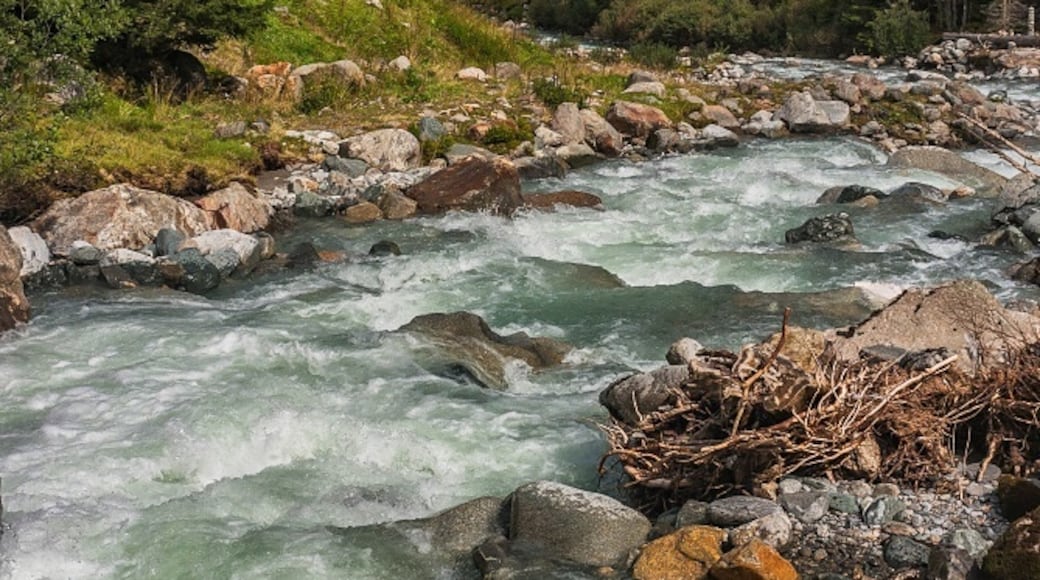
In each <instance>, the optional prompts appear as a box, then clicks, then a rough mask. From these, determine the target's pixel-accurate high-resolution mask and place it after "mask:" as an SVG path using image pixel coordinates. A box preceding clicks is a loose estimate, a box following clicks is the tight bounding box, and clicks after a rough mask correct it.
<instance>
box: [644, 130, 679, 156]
mask: <svg viewBox="0 0 1040 580" xmlns="http://www.w3.org/2000/svg"><path fill="white" fill-rule="evenodd" d="M680 141H681V138H680V136H679V133H678V132H677V131H675V130H674V129H671V128H664V129H658V130H656V131H654V132H653V133H651V134H650V137H648V138H647V140H646V146H647V147H648V148H649V149H652V150H654V151H656V152H658V153H665V152H667V151H674V150H675V149H677V148H678V145H679V142H680Z"/></svg>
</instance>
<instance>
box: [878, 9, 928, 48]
mask: <svg viewBox="0 0 1040 580" xmlns="http://www.w3.org/2000/svg"><path fill="white" fill-rule="evenodd" d="M930 35H931V31H930V30H929V27H928V13H926V12H923V11H920V10H914V9H913V7H911V6H910V1H909V0H892V1H891V2H890V3H889V5H888V7H887V8H885V9H884V10H879V11H878V12H877V14H876V15H875V16H874V19H873V20H871V21H870V22H869V23H868V24H867V32H866V36H865V37H864V41H865V42H866V44H867V45H868V46H869V47H870V49H871V50H873V51H874V52H875V53H877V54H882V55H885V56H894V55H903V54H916V53H917V51H919V50H920V49H921V48H922V47H923V46H924V45H926V44H928V40H929V37H930Z"/></svg>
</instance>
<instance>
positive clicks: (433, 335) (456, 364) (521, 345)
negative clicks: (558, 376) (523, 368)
mask: <svg viewBox="0 0 1040 580" xmlns="http://www.w3.org/2000/svg"><path fill="white" fill-rule="evenodd" d="M398 331H399V332H407V333H410V334H413V335H416V336H419V337H422V338H424V339H425V342H426V343H427V344H428V346H429V350H430V351H431V353H432V357H431V360H427V361H424V362H426V363H427V364H428V366H429V367H431V369H430V370H431V371H432V372H434V373H438V374H449V375H453V376H456V377H457V376H458V375H459V374H462V375H463V376H464V377H466V378H470V379H472V380H474V381H475V382H476V383H477V384H478V385H480V386H482V387H486V388H490V389H497V390H504V389H506V388H508V386H509V382H508V380H507V376H506V375H507V373H506V369H507V366H508V365H509V363H510V361H518V362H522V363H524V364H526V365H528V366H529V367H531V368H532V369H534V370H536V371H537V370H541V369H545V368H550V367H554V366H558V365H560V364H562V363H563V359H564V357H566V356H567V354H568V353H569V352H570V351H571V350H572V348H573V347H571V346H570V345H568V344H564V343H562V342H559V341H556V340H553V339H550V338H543V337H533V338H532V337H530V336H528V335H527V334H526V333H523V332H517V333H515V334H511V335H508V336H502V335H499V334H497V333H495V332H494V331H492V330H491V328H490V327H489V326H488V324H487V322H485V321H484V320H483V319H482V318H480V317H479V316H477V315H475V314H471V313H468V312H455V313H450V314H442V313H436V314H425V315H422V316H417V317H416V318H414V319H412V320H411V322H409V323H408V324H406V325H404V326H402V327H401V328H400V329H398Z"/></svg>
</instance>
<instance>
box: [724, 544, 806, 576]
mask: <svg viewBox="0 0 1040 580" xmlns="http://www.w3.org/2000/svg"><path fill="white" fill-rule="evenodd" d="M710 574H711V577H712V578H713V579H714V580H798V572H797V571H796V570H795V569H794V566H792V565H791V563H790V562H788V561H787V560H785V559H784V557H783V556H781V555H780V554H779V553H778V552H777V551H776V550H774V549H773V548H772V547H770V546H769V545H768V544H766V543H765V542H760V541H758V540H752V541H751V542H749V543H747V544H745V545H743V546H741V547H739V548H736V549H734V550H732V551H730V552H728V553H727V554H725V555H724V556H723V557H722V559H720V560H719V561H718V562H716V563H715V565H714V566H712V567H711V571H710Z"/></svg>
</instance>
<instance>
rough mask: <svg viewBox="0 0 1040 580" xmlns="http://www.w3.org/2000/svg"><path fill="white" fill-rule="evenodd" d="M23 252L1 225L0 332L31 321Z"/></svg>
mask: <svg viewBox="0 0 1040 580" xmlns="http://www.w3.org/2000/svg"><path fill="white" fill-rule="evenodd" d="M21 271H22V252H21V250H20V249H19V248H18V246H17V245H16V244H15V243H14V240H12V239H11V236H10V234H8V233H7V228H5V227H4V226H2V225H0V332H3V331H5V330H10V329H12V328H14V327H15V325H16V324H18V323H20V322H28V321H29V300H28V299H26V297H25V290H24V289H23V288H22V280H21V276H20V273H21Z"/></svg>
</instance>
